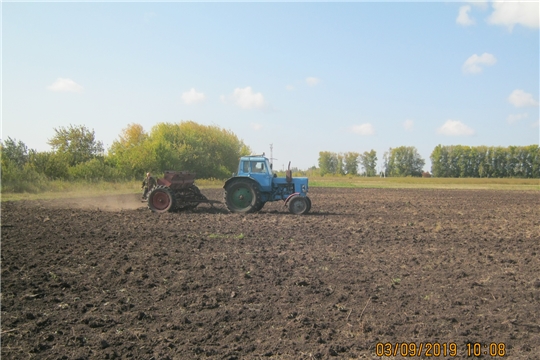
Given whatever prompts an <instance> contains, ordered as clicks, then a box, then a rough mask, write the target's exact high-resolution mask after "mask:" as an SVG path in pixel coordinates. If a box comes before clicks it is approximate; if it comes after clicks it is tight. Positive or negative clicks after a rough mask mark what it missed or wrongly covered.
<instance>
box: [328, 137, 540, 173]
mask: <svg viewBox="0 0 540 360" xmlns="http://www.w3.org/2000/svg"><path fill="white" fill-rule="evenodd" d="M430 159H431V163H432V164H431V171H432V174H429V175H430V176H435V177H496V178H504V177H516V178H540V147H539V146H538V145H529V146H509V147H500V146H497V147H493V146H491V147H489V146H472V147H471V146H462V145H449V146H443V145H437V146H436V147H435V149H434V150H433V152H432V153H431V156H430ZM376 164H377V153H376V151H375V150H371V151H369V152H368V151H366V152H364V153H362V154H360V153H356V152H347V153H333V152H329V151H321V152H319V170H320V175H321V176H324V175H326V174H330V175H358V174H360V175H364V176H390V177H400V176H424V175H427V174H428V173H426V172H424V170H423V168H424V165H425V160H424V159H423V158H422V157H421V156H420V154H419V153H418V151H417V149H416V148H415V147H414V146H400V147H397V148H390V149H389V150H388V151H386V152H385V153H384V155H383V164H382V168H381V169H380V171H378V172H377V170H376Z"/></svg>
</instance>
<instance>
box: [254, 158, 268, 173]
mask: <svg viewBox="0 0 540 360" xmlns="http://www.w3.org/2000/svg"><path fill="white" fill-rule="evenodd" d="M251 172H252V173H265V172H267V171H266V166H265V162H264V161H251Z"/></svg>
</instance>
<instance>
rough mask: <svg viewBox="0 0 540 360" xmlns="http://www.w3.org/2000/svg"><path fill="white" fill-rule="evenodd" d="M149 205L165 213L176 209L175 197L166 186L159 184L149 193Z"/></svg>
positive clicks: (155, 210) (152, 208)
mask: <svg viewBox="0 0 540 360" xmlns="http://www.w3.org/2000/svg"><path fill="white" fill-rule="evenodd" d="M148 207H149V208H150V210H152V211H153V212H156V213H164V212H167V211H173V210H174V209H175V198H174V195H173V193H172V192H171V190H170V189H169V188H168V187H166V186H157V187H155V188H154V190H152V192H151V193H150V195H148Z"/></svg>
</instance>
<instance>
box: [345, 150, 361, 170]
mask: <svg viewBox="0 0 540 360" xmlns="http://www.w3.org/2000/svg"><path fill="white" fill-rule="evenodd" d="M359 156H360V154H359V153H357V152H347V153H345V154H343V168H344V171H345V173H346V174H347V175H358V157H359Z"/></svg>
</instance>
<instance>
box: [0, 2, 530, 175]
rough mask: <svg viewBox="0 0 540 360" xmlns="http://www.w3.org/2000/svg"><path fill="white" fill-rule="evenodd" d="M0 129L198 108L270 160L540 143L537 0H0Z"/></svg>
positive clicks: (14, 133)
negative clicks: (322, 154) (406, 148)
mask: <svg viewBox="0 0 540 360" xmlns="http://www.w3.org/2000/svg"><path fill="white" fill-rule="evenodd" d="M0 6H1V11H2V62H1V66H2V103H1V106H2V119H1V121H2V135H1V136H2V139H7V138H8V137H10V138H12V139H16V140H20V141H23V142H24V143H25V144H26V145H27V146H28V147H29V148H31V149H36V150H38V151H49V150H51V147H50V146H49V145H48V144H47V141H48V139H50V138H51V137H52V136H53V135H54V129H55V128H60V127H68V126H69V125H84V126H86V127H87V128H89V129H93V130H94V131H95V135H96V138H97V139H98V140H100V141H102V142H103V144H104V145H105V148H108V147H110V145H111V144H112V143H113V141H114V140H116V139H118V136H119V135H120V133H121V131H122V129H124V128H126V127H127V126H128V125H129V124H132V123H137V124H141V125H142V126H143V128H144V129H145V130H146V131H150V130H151V129H152V127H153V126H154V125H156V124H157V123H160V122H180V121H187V120H192V121H195V122H197V123H201V124H205V125H217V126H219V127H221V128H223V129H226V130H230V131H232V132H234V133H235V134H236V135H237V136H238V137H239V138H240V139H242V140H243V141H244V142H245V143H246V144H247V145H248V146H250V148H251V149H252V150H253V153H257V154H260V153H263V152H265V153H266V155H267V156H270V147H271V146H272V148H273V152H272V155H273V158H274V159H275V160H274V168H275V169H282V168H283V167H285V166H286V165H287V164H288V162H289V161H291V166H293V167H297V168H300V169H307V168H309V167H311V166H317V165H318V157H319V152H320V151H331V152H336V153H345V152H358V153H363V152H364V151H370V150H372V149H374V150H376V152H377V157H378V159H379V166H382V158H383V154H384V152H385V151H388V149H389V148H395V147H399V146H414V147H416V149H417V150H418V152H419V153H420V155H421V156H422V158H424V160H425V161H426V166H425V168H424V169H425V170H427V171H430V169H431V162H430V160H429V157H430V155H431V152H432V151H433V149H434V148H435V146H437V145H439V144H442V145H458V144H459V145H468V146H479V145H487V146H510V145H516V146H522V145H532V144H538V143H539V138H540V128H539V92H540V90H539V87H540V86H539V82H540V80H539V79H540V75H539V68H540V66H539V58H540V56H539V48H540V44H539V16H540V15H539V14H540V11H539V3H538V1H534V2H488V1H479V2H444V3H443V2H414V3H413V2H381V3H374V2H347V3H333V2H311V3H305V2H287V3H283V2H236V3H227V2H224V3H223V2H206V3H200V2H176V3H174V2H171V3H169V2H162V3H153V2H131V3H122V2H116V3H109V2H99V3H92V2H79V3H70V2H50V3H40V2H26V3H22V2H2V3H1V4H0Z"/></svg>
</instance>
